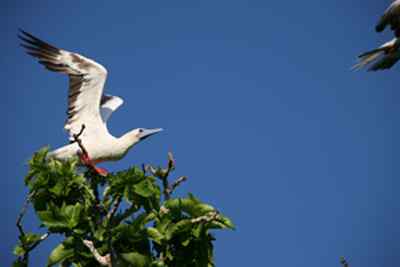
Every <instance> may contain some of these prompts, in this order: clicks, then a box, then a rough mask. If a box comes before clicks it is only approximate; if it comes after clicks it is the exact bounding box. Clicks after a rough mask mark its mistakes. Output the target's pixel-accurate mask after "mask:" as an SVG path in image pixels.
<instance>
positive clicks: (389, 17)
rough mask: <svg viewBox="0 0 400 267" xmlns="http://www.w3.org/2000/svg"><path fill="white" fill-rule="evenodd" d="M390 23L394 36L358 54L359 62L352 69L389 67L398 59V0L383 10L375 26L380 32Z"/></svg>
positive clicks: (399, 18)
mask: <svg viewBox="0 0 400 267" xmlns="http://www.w3.org/2000/svg"><path fill="white" fill-rule="evenodd" d="M389 25H390V28H391V30H392V31H393V33H394V35H395V38H394V39H392V40H391V41H389V42H386V43H384V44H383V45H381V46H380V47H378V48H376V49H373V50H371V51H367V52H365V53H362V54H361V55H359V56H358V59H359V62H358V63H357V64H356V65H354V66H353V68H352V69H361V68H363V67H366V66H368V65H370V64H371V66H370V67H368V70H369V71H378V70H385V69H390V68H391V67H393V66H394V65H395V64H396V63H397V62H398V61H399V60H400V0H396V1H394V2H393V3H392V4H391V5H390V6H389V7H388V8H387V9H386V11H385V12H384V14H383V15H382V16H381V18H380V19H379V22H378V23H377V25H376V26H375V30H376V31H377V32H382V31H383V30H384V29H385V28H386V27H387V26H389Z"/></svg>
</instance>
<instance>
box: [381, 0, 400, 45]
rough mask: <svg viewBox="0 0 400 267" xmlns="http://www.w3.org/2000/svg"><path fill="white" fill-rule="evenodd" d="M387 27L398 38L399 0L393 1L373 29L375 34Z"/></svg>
mask: <svg viewBox="0 0 400 267" xmlns="http://www.w3.org/2000/svg"><path fill="white" fill-rule="evenodd" d="M388 25H390V27H391V29H392V30H393V31H394V33H395V35H396V37H398V38H400V0H396V1H394V2H393V3H392V4H391V5H390V6H389V7H388V8H387V9H386V11H385V13H384V14H383V15H382V17H381V18H380V20H379V22H378V24H377V25H376V27H375V30H376V31H377V32H382V31H383V30H384V29H385V28H386V27H387V26H388Z"/></svg>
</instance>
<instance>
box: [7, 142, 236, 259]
mask: <svg viewBox="0 0 400 267" xmlns="http://www.w3.org/2000/svg"><path fill="white" fill-rule="evenodd" d="M47 151H48V150H47V149H42V150H40V151H39V152H37V153H36V154H35V155H34V156H33V158H32V159H31V160H30V161H29V167H30V170H29V173H28V175H27V176H26V178H25V184H26V186H27V187H28V188H29V195H28V198H27V201H26V204H25V206H24V208H23V210H22V211H21V215H20V217H19V219H18V222H17V226H18V228H19V230H20V236H19V243H18V245H17V246H16V247H15V250H14V253H15V255H16V256H17V259H16V261H15V262H14V265H13V266H28V262H29V252H30V251H31V250H32V249H34V248H35V247H36V246H37V245H39V244H40V243H41V242H42V241H44V240H45V239H46V238H47V237H48V236H49V235H51V234H59V235H62V236H63V237H64V240H63V241H62V242H61V243H60V244H58V245H57V246H56V247H55V248H54V249H53V251H52V252H51V254H50V255H49V258H48V263H47V266H54V265H56V264H59V265H60V266H75V267H84V266H101V265H103V266H136V267H144V266H160V267H161V266H174V267H179V266H199V267H200V266H214V263H213V241H214V240H215V239H214V237H213V235H212V234H211V233H210V230H212V229H233V224H232V222H231V221H230V220H229V219H228V218H227V217H224V216H223V215H221V214H220V213H219V212H217V211H216V209H215V208H214V207H212V206H210V205H208V204H205V203H203V202H201V201H200V200H199V199H197V198H196V197H194V196H193V195H191V194H189V195H188V196H187V197H184V198H172V193H173V191H174V190H175V189H176V187H177V186H179V185H180V184H181V182H183V181H184V180H185V177H181V178H179V179H177V180H176V181H175V182H174V183H172V184H170V183H169V182H168V175H169V174H170V172H171V171H173V170H174V168H175V162H174V160H173V158H172V155H170V157H169V161H168V167H167V168H165V169H163V168H154V167H152V166H150V165H147V166H144V167H143V168H138V167H132V168H130V169H128V170H125V171H120V172H117V173H112V174H109V175H107V176H106V177H101V176H99V175H97V174H95V173H93V172H92V171H86V173H84V174H79V173H78V172H77V163H78V162H77V161H76V160H71V161H68V162H60V161H57V160H53V159H48V158H47V157H46V155H47ZM29 202H30V203H32V206H33V209H34V211H35V213H36V215H37V217H38V218H39V220H40V222H41V227H42V228H44V229H46V233H45V234H43V235H40V234H35V233H25V232H24V230H23V228H22V225H21V220H22V217H23V215H24V213H25V211H26V208H27V204H28V203H29Z"/></svg>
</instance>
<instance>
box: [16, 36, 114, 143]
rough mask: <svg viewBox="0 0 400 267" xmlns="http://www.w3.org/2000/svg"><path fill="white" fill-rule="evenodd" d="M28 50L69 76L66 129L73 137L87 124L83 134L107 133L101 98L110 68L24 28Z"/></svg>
mask: <svg viewBox="0 0 400 267" xmlns="http://www.w3.org/2000/svg"><path fill="white" fill-rule="evenodd" d="M19 37H20V39H21V40H22V41H23V43H22V44H21V45H22V46H23V47H25V48H26V49H27V53H28V54H29V55H31V56H33V57H36V58H37V59H38V60H39V63H41V64H43V65H44V66H45V67H46V68H47V69H49V70H51V71H56V72H62V73H65V74H67V75H68V76H69V94H68V111H67V115H68V118H67V120H66V123H65V127H64V128H65V129H66V130H67V132H68V133H69V135H70V137H72V135H73V134H76V133H78V132H79V131H80V129H81V127H82V125H83V124H84V125H85V126H86V128H85V131H84V132H83V134H82V138H84V137H85V136H90V135H93V134H96V135H99V134H100V135H102V134H108V130H107V127H106V126H105V124H104V123H103V120H102V118H101V115H100V101H101V98H102V95H103V88H104V84H105V81H106V78H107V70H106V69H105V68H104V67H103V66H102V65H100V64H98V63H96V62H95V61H93V60H91V59H88V58H85V57H83V56H81V55H79V54H76V53H72V52H68V51H66V50H63V49H59V48H57V47H54V46H52V45H50V44H48V43H46V42H44V41H42V40H40V39H38V38H36V37H35V36H33V35H31V34H29V33H27V32H25V31H22V30H21V35H20V36H19Z"/></svg>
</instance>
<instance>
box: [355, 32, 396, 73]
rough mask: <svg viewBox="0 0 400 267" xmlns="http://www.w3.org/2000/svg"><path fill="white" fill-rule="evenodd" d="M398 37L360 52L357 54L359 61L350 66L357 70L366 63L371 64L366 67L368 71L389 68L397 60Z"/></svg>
mask: <svg viewBox="0 0 400 267" xmlns="http://www.w3.org/2000/svg"><path fill="white" fill-rule="evenodd" d="M399 49H400V39H399V38H394V39H393V40H391V41H389V42H387V43H385V44H383V45H382V46H380V47H378V48H376V49H373V50H370V51H368V52H365V53H362V54H361V55H359V56H358V59H359V62H358V63H357V64H356V65H354V66H353V67H352V69H353V70H358V69H361V68H363V67H366V66H367V65H369V64H371V63H373V64H372V66H371V67H369V68H368V70H369V71H377V70H384V69H390V68H391V67H392V66H393V65H394V64H395V63H396V62H397V61H399V59H400V58H399V54H400V50H399Z"/></svg>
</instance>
